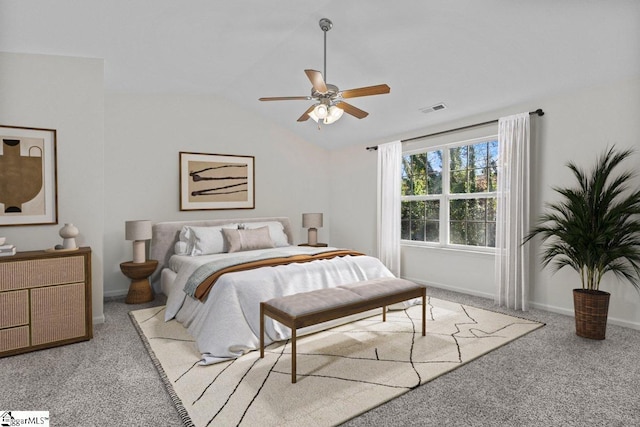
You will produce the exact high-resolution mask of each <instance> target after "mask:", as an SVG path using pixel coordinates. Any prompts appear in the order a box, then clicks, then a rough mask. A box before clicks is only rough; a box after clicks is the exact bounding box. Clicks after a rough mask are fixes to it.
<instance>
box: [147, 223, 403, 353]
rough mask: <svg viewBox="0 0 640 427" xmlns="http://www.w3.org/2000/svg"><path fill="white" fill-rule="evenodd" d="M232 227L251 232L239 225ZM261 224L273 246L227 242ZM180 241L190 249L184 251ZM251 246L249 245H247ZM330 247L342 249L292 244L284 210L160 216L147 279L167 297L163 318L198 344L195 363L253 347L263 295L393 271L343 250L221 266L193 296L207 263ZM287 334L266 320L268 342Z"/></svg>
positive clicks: (257, 230) (298, 253)
mask: <svg viewBox="0 0 640 427" xmlns="http://www.w3.org/2000/svg"><path fill="white" fill-rule="evenodd" d="M238 229H240V230H245V229H246V230H253V231H237V230H238ZM265 229H267V230H268V233H267V235H268V236H269V237H271V242H272V243H273V246H274V247H268V248H267V247H264V248H263V247H260V248H258V249H253V250H243V249H244V248H240V250H239V251H238V247H232V246H233V245H234V244H237V242H234V240H233V239H234V236H237V235H238V234H241V235H244V236H248V235H251V236H253V235H257V234H258V233H262V234H264V233H265ZM185 230H189V232H191V233H195V232H196V231H197V233H199V234H198V236H197V238H196V239H195V241H197V242H198V244H193V241H194V238H193V234H192V235H191V237H189V239H190V240H187V238H186V237H185ZM194 230H195V231H194ZM218 230H220V231H219V232H218ZM224 230H226V231H224ZM197 233H196V234H197ZM220 233H222V234H220ZM243 233H244V234H243ZM249 233H251V234H249ZM220 235H222V236H223V237H225V239H223V241H220V237H219V236H220ZM210 236H215V237H211V238H210ZM227 237H228V238H227ZM185 240H187V242H186V243H185V242H184V241H185ZM190 242H191V243H190ZM185 245H186V246H187V252H188V253H184V252H185V251H184V250H185ZM190 245H191V246H190ZM207 245H209V246H208V247H207ZM221 245H223V246H224V245H227V246H226V247H222V246H221ZM229 245H232V246H229ZM249 247H250V248H251V244H249ZM212 248H213V249H212ZM176 251H177V253H179V254H176ZM332 251H336V253H337V252H339V251H340V248H332V247H327V248H313V247H300V246H295V245H293V234H292V230H291V224H290V222H289V219H288V218H286V217H269V218H250V219H249V218H240V219H230V220H202V221H173V222H160V223H156V224H154V225H153V227H152V240H151V248H150V258H151V259H156V260H158V268H157V269H156V271H155V272H154V274H153V275H152V276H151V282H152V286H153V288H154V290H155V291H156V292H159V293H163V294H165V295H166V297H167V305H166V310H165V320H167V321H168V320H171V319H173V318H175V319H176V320H177V321H178V322H180V323H181V324H182V325H183V326H184V327H185V328H187V329H188V331H189V333H190V334H191V335H192V336H193V337H194V339H195V341H196V346H197V349H198V351H199V352H200V353H201V354H202V359H201V362H200V363H201V364H211V363H217V362H221V361H224V360H229V359H233V358H237V357H239V356H241V355H243V354H245V353H246V352H248V351H251V350H256V349H258V348H259V346H260V315H259V308H260V302H261V301H266V300H269V299H271V298H276V297H281V296H285V295H290V294H295V293H299V292H306V291H311V290H316V289H323V288H330V287H335V286H338V285H342V284H346V283H353V282H358V281H363V280H369V279H374V278H380V277H393V274H392V273H391V272H390V271H389V270H388V269H387V268H386V267H385V266H384V265H383V264H382V263H381V262H380V261H379V260H378V259H377V258H374V257H370V256H367V255H364V254H346V255H345V254H343V255H341V256H335V257H331V258H327V259H317V260H313V261H311V262H294V263H289V264H279V265H274V266H267V267H259V268H253V269H248V270H241V271H233V272H228V273H224V274H221V275H220V276H219V277H218V278H217V279H216V281H215V282H214V284H213V285H212V286H211V287H210V288H209V289H208V291H207V293H206V294H205V295H204V296H202V295H200V296H199V297H198V296H196V295H197V294H196V293H195V292H196V289H199V288H201V287H202V285H200V286H198V287H196V285H198V283H199V282H200V279H201V278H202V277H204V276H206V275H207V274H208V273H209V271H210V269H209V267H210V266H211V265H215V266H218V267H219V264H220V265H222V264H224V265H232V266H233V265H234V263H235V264H237V263H240V262H251V261H253V260H256V259H263V258H276V257H278V258H282V257H288V256H292V257H293V256H304V257H315V256H319V257H322V256H324V255H325V254H326V253H328V252H332ZM209 252H213V253H209ZM345 252H346V251H345ZM218 267H216V268H218ZM231 268H233V267H231ZM204 273H206V274H204ZM194 278H195V279H194ZM185 289H187V290H188V292H189V293H190V294H187V292H185ZM372 314H375V313H374V312H367V313H361V314H359V315H356V316H351V317H347V318H344V319H339V320H336V321H334V322H328V323H326V324H321V325H315V326H312V327H308V328H303V329H301V330H300V331H299V333H298V335H303V334H306V333H311V332H315V331H318V330H321V329H326V328H328V327H332V326H335V325H336V324H340V323H347V322H351V321H353V320H355V319H357V318H363V317H367V316H371V315H372ZM290 333H291V332H290V329H289V328H287V327H286V326H283V325H281V324H279V323H278V322H275V321H273V320H271V319H268V321H267V322H265V344H266V345H268V344H269V343H271V342H273V341H280V340H284V339H288V338H289V337H290Z"/></svg>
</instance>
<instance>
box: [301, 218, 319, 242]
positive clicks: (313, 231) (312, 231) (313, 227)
mask: <svg viewBox="0 0 640 427" xmlns="http://www.w3.org/2000/svg"><path fill="white" fill-rule="evenodd" d="M302 227H303V228H308V229H309V233H308V237H307V244H308V246H316V245H317V244H318V228H322V214H321V213H303V214H302Z"/></svg>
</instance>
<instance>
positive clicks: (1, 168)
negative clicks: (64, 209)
mask: <svg viewBox="0 0 640 427" xmlns="http://www.w3.org/2000/svg"><path fill="white" fill-rule="evenodd" d="M57 198H58V191H57V168H56V131H55V129H39V128H27V127H19V126H2V125H0V226H3V225H41V224H57V223H58V200H57Z"/></svg>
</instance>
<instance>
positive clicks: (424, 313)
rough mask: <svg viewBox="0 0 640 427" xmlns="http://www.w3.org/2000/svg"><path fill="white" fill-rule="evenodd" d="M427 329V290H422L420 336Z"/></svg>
mask: <svg viewBox="0 0 640 427" xmlns="http://www.w3.org/2000/svg"><path fill="white" fill-rule="evenodd" d="M425 329H427V290H426V289H425V290H423V291H422V336H424V334H425Z"/></svg>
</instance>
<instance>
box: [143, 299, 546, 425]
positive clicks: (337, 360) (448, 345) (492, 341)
mask: <svg viewBox="0 0 640 427" xmlns="http://www.w3.org/2000/svg"><path fill="white" fill-rule="evenodd" d="M420 316H421V307H420V306H413V307H410V308H409V309H406V310H401V311H390V312H388V314H387V321H386V322H384V323H383V322H382V316H374V317H370V318H367V319H363V320H360V321H357V322H354V323H350V324H347V325H343V326H338V327H335V328H333V329H329V330H327V331H324V332H319V333H316V334H313V335H308V336H304V337H300V338H299V339H298V358H297V363H298V368H297V371H298V380H297V381H298V382H297V383H296V384H291V359H290V354H291V353H290V345H289V342H288V341H287V342H286V343H285V342H280V343H274V344H272V345H270V346H269V347H267V349H266V351H265V358H264V359H260V354H259V353H260V352H259V351H252V352H250V353H248V354H246V355H244V356H242V357H241V358H239V359H236V360H234V361H230V362H224V363H219V364H215V365H209V366H200V365H197V362H198V360H199V359H200V354H199V353H198V352H197V350H196V348H195V344H194V341H193V338H192V337H191V336H190V335H189V334H188V332H187V331H186V329H184V328H183V327H182V325H180V324H179V323H177V322H176V321H175V320H172V321H170V322H166V323H165V322H164V321H163V320H162V319H163V318H164V307H154V308H148V309H143V310H137V311H132V312H131V317H132V320H133V323H134V325H135V326H136V328H137V329H138V331H139V332H140V336H141V337H142V340H143V341H144V343H145V346H146V347H147V349H148V350H149V354H150V355H151V358H152V359H153V361H154V363H155V364H156V367H157V368H158V371H159V372H160V375H161V377H162V378H163V380H164V382H165V384H166V386H167V390H168V391H169V394H170V395H171V397H172V399H173V401H174V403H175V405H176V408H177V409H178V411H179V413H180V415H181V417H182V419H183V421H184V424H185V426H198V427H202V426H209V425H215V426H236V425H246V426H254V425H260V426H329V425H336V424H339V423H342V422H345V421H347V420H348V419H350V418H353V417H355V416H357V415H359V414H361V413H363V412H365V411H367V410H369V409H371V408H374V407H376V406H378V405H380V404H382V403H384V402H386V401H388V400H390V399H393V398H394V397H397V396H399V395H401V394H402V393H405V392H407V391H408V390H411V389H412V388H415V387H418V386H419V385H420V384H424V383H426V382H428V381H431V380H432V379H434V378H436V377H438V376H440V375H442V374H444V373H446V372H448V371H451V370H453V369H455V368H457V367H459V366H461V365H463V364H465V363H468V362H470V361H472V360H473V359H475V358H478V357H480V356H482V355H483V354H486V353H488V352H489V351H491V350H493V349H495V348H498V347H500V346H502V345H504V344H506V343H508V342H510V341H513V340H515V339H516V338H518V337H520V336H522V335H524V334H526V333H528V332H531V331H533V330H535V329H537V328H539V327H541V326H543V325H542V324H541V323H538V322H533V321H529V320H526V319H521V318H516V317H511V316H507V315H504V314H500V313H495V312H491V311H487V310H482V309H478V308H474V307H469V306H465V305H462V304H457V303H452V302H449V301H444V300H438V299H435V298H429V299H428V307H427V335H426V337H422V336H421V326H420V325H421V320H420V319H421V317H420Z"/></svg>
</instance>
